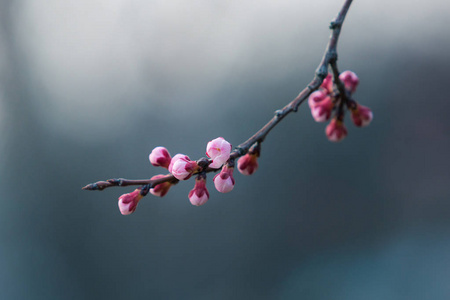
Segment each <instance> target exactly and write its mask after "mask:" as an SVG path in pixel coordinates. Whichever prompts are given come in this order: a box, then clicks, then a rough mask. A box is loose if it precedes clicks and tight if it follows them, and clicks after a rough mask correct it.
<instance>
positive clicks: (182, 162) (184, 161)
mask: <svg viewBox="0 0 450 300" xmlns="http://www.w3.org/2000/svg"><path fill="white" fill-rule="evenodd" d="M178 155H179V156H178ZM197 170H198V165H197V162H195V161H192V160H191V159H190V158H189V157H188V156H187V155H183V154H177V155H175V157H174V158H173V159H172V161H171V162H170V165H169V172H170V173H172V175H173V176H175V178H176V179H178V180H186V179H189V178H190V177H191V176H192V173H194V172H195V171H197Z"/></svg>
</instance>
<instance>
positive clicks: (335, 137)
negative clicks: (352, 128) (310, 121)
mask: <svg viewBox="0 0 450 300" xmlns="http://www.w3.org/2000/svg"><path fill="white" fill-rule="evenodd" d="M325 133H326V135H327V137H328V139H329V140H330V141H332V142H339V141H342V140H343V139H344V138H345V137H346V136H347V129H346V128H345V126H344V123H343V122H342V121H341V120H339V119H338V118H333V119H332V120H331V122H330V124H328V126H327V128H326V129H325Z"/></svg>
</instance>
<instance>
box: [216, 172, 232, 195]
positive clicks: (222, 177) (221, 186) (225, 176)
mask: <svg viewBox="0 0 450 300" xmlns="http://www.w3.org/2000/svg"><path fill="white" fill-rule="evenodd" d="M233 170H234V168H233V167H228V166H227V165H224V166H223V168H222V170H221V171H220V173H219V174H217V175H216V176H214V179H213V181H214V186H215V187H216V189H217V190H218V191H219V192H221V193H228V192H231V190H232V189H233V188H234V178H233Z"/></svg>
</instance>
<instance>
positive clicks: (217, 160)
mask: <svg viewBox="0 0 450 300" xmlns="http://www.w3.org/2000/svg"><path fill="white" fill-rule="evenodd" d="M230 153H231V144H230V143H228V142H227V141H226V140H225V139H224V138H223V137H218V138H216V139H214V140H212V141H210V142H209V143H208V145H207V146H206V155H207V156H208V157H209V158H211V159H212V163H211V164H210V165H209V166H210V167H211V168H214V169H218V168H220V167H221V166H222V165H223V164H224V163H226V162H227V160H228V159H229V158H230Z"/></svg>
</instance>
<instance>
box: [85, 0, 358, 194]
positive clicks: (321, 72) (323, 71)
mask: <svg viewBox="0 0 450 300" xmlns="http://www.w3.org/2000/svg"><path fill="white" fill-rule="evenodd" d="M352 1H353V0H346V1H345V3H344V5H343V6H342V8H341V10H340V11H339V13H338V14H337V16H336V17H335V18H334V20H333V21H331V24H330V29H331V30H332V32H331V36H330V40H329V41H328V44H327V47H326V49H325V53H324V55H323V57H322V60H321V62H320V64H319V66H318V67H317V69H316V74H315V76H314V78H313V80H312V81H311V82H310V83H309V84H308V86H307V87H306V88H304V89H303V90H302V91H301V92H300V93H299V94H298V95H297V97H295V99H294V100H292V101H291V102H290V103H289V104H287V105H286V106H285V107H283V108H282V109H279V110H277V111H275V116H274V117H273V118H272V119H271V120H270V121H269V122H268V123H267V124H266V125H264V126H263V127H262V128H261V129H260V130H258V131H257V132H256V133H255V134H254V135H253V136H251V137H250V138H249V139H248V140H246V141H245V142H243V143H242V144H240V145H239V146H237V147H236V148H235V150H233V151H232V153H231V155H230V160H234V159H236V158H239V157H240V156H242V155H245V154H246V153H247V152H248V150H249V149H250V147H251V146H252V145H253V144H255V143H257V142H258V143H262V142H263V141H264V139H265V138H266V136H267V134H269V132H270V131H271V130H272V129H273V128H274V127H275V126H276V125H277V124H278V123H279V122H280V121H281V120H283V119H284V117H286V116H287V115H288V114H289V113H291V112H296V111H297V110H298V107H299V106H300V104H302V103H303V101H305V100H306V99H307V98H308V97H309V95H310V94H311V93H312V92H314V91H315V90H317V89H318V88H319V87H320V85H321V84H322V82H323V80H324V79H325V77H326V76H327V75H328V65H330V64H331V66H332V68H333V69H335V70H337V67H336V68H334V67H333V66H336V61H337V43H338V40H339V35H340V33H341V28H342V24H343V23H344V20H345V17H346V15H347V12H348V10H349V8H350V5H351V4H352ZM338 77H339V76H338ZM338 77H337V78H338ZM337 80H338V81H339V78H338V79H337ZM339 82H340V81H339ZM340 85H342V82H340ZM342 87H343V85H342ZM338 88H339V90H340V87H339V84H338ZM217 170H218V169H211V168H208V169H207V170H206V171H205V172H212V171H217ZM168 181H171V182H174V183H175V182H178V180H177V179H176V178H175V177H174V176H173V175H171V174H168V175H167V176H166V177H164V178H160V179H156V180H151V179H144V180H127V179H109V180H107V181H98V182H95V183H91V184H88V185H86V186H85V187H83V190H103V189H105V188H108V187H112V186H129V185H148V186H149V187H150V188H152V187H155V186H156V185H157V184H159V183H163V182H168Z"/></svg>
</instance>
